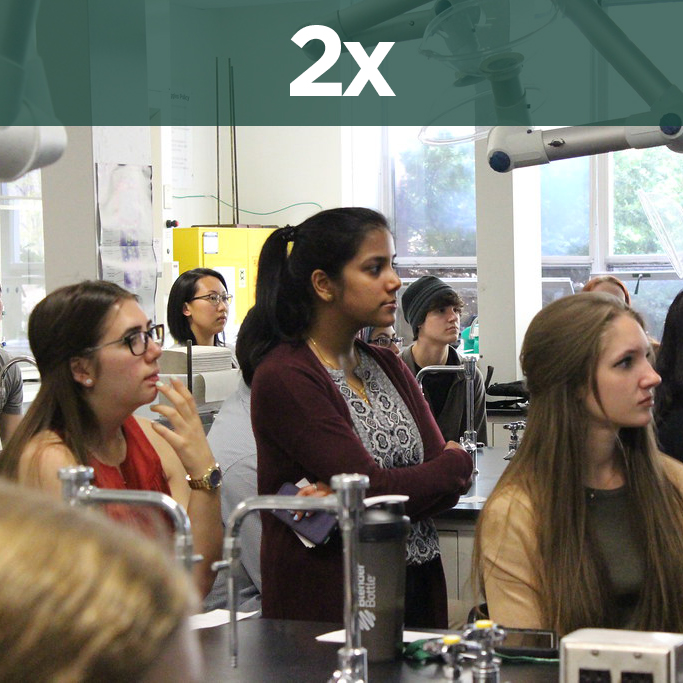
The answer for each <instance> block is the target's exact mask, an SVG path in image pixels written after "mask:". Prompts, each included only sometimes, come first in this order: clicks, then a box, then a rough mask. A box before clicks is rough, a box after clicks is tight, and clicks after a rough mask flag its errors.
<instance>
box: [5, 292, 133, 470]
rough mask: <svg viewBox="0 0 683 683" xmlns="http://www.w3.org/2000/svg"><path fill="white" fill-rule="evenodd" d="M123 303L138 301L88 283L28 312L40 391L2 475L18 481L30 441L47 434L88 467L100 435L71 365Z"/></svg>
mask: <svg viewBox="0 0 683 683" xmlns="http://www.w3.org/2000/svg"><path fill="white" fill-rule="evenodd" d="M125 299H136V297H135V295H134V294H131V293H130V292H127V291H126V290H125V289H122V288H121V287H119V286H118V285H116V284H114V283H113V282H106V281H104V280H87V281H85V282H81V283H79V284H76V285H68V286H66V287H60V288H59V289H56V290H55V291H54V292H52V293H51V294H48V296H46V297H45V298H44V299H43V300H42V301H40V302H38V304H37V305H36V307H35V308H34V309H33V311H31V315H30V316H29V319H28V338H29V343H30V345H31V351H32V353H33V356H34V358H35V359H36V363H37V364H38V370H39V371H40V389H39V390H38V394H37V395H36V397H35V399H34V400H33V403H32V404H31V407H30V408H29V409H28V411H27V413H26V415H25V416H24V418H23V419H22V421H21V422H20V423H19V426H18V427H17V430H16V431H15V433H14V435H13V436H12V438H11V439H10V441H9V443H8V444H7V446H6V448H5V449H4V450H3V452H2V458H0V474H3V475H5V476H6V477H9V478H11V479H16V477H17V470H18V467H19V460H20V459H21V454H22V453H23V451H24V450H25V448H26V446H27V445H28V443H29V441H30V440H31V439H32V438H33V437H34V436H35V435H36V434H39V433H40V432H43V431H45V430H48V429H49V430H52V431H54V432H56V433H57V434H59V436H60V437H61V438H62V439H63V440H64V444H65V445H66V446H67V448H68V449H69V450H70V451H71V452H72V453H73V454H74V456H75V458H76V462H77V463H78V464H80V465H87V464H88V463H87V457H88V455H87V454H88V450H89V448H90V447H92V446H93V445H94V443H95V440H96V439H97V437H98V434H99V429H98V424H97V419H96V418H95V414H94V413H93V411H92V409H91V408H90V406H89V405H88V403H87V401H86V400H85V395H84V392H85V389H84V387H83V386H81V385H80V384H79V383H78V382H76V381H75V380H74V378H73V375H72V373H71V364H70V361H71V359H72V358H74V357H78V356H82V355H84V354H85V353H86V349H88V348H90V347H93V346H96V345H97V344H98V342H99V340H100V339H101V337H102V334H103V332H104V325H105V322H106V320H107V315H108V313H109V311H110V310H111V308H112V306H113V305H114V304H115V303H117V302H119V301H123V300H125Z"/></svg>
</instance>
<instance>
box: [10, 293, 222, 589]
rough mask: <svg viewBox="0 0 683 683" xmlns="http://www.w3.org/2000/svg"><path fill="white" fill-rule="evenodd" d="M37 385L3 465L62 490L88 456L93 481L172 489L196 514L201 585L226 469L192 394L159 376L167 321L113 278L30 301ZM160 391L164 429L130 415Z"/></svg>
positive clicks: (217, 536)
mask: <svg viewBox="0 0 683 683" xmlns="http://www.w3.org/2000/svg"><path fill="white" fill-rule="evenodd" d="M28 336H29V342H30V344H31V350H32V352H33V355H34V357H35V359H36V362H37V364H38V370H39V371H40V378H41V385H40V390H39V391H38V394H37V396H36V398H35V399H34V401H33V403H32V404H31V407H30V409H29V410H28V412H27V414H26V416H25V417H24V419H23V420H22V422H21V424H20V425H19V427H18V429H17V431H16V432H15V434H14V436H13V437H12V439H11V440H10V442H9V443H8V445H7V447H6V448H5V450H4V451H3V457H2V460H1V461H0V474H4V475H5V476H7V477H9V478H11V479H15V480H18V481H19V483H22V484H27V485H29V486H33V487H37V488H41V489H44V490H46V491H48V492H49V493H51V494H53V495H54V496H55V497H61V486H60V482H59V479H58V478H57V472H58V470H59V469H60V468H62V467H68V466H72V465H88V466H91V467H93V468H94V470H95V481H94V484H95V486H98V487H101V488H112V489H139V490H150V491H158V492H161V493H166V494H168V495H171V496H172V497H173V498H174V499H175V500H176V501H177V502H178V503H180V504H181V505H182V506H183V507H184V508H185V509H186V510H187V511H188V514H189V516H190V520H191V523H192V533H193V537H194V543H195V549H196V551H197V552H198V553H201V554H202V555H203V557H204V559H203V561H202V562H201V563H199V564H198V565H197V569H196V579H197V583H198V587H199V589H200V591H202V593H203V594H205V593H207V592H208V591H209V589H210V588H211V584H212V582H213V574H212V572H211V569H210V566H211V562H212V561H214V560H216V559H218V558H219V557H220V555H221V543H222V524H221V516H220V498H219V494H218V491H217V489H218V487H219V486H220V469H219V468H218V467H217V465H216V461H215V459H214V458H213V455H212V453H211V449H210V448H209V445H208V443H207V441H206V437H205V436H204V429H203V427H202V424H201V421H200V418H199V416H198V414H197V411H196V409H195V405H194V401H193V399H192V396H191V394H190V393H189V392H188V391H187V389H186V388H185V387H184V386H183V385H182V384H181V383H180V382H178V381H173V382H172V383H171V386H168V385H164V384H162V383H161V382H160V381H159V375H158V372H159V366H158V363H157V361H158V358H159V356H160V355H161V344H162V343H163V339H164V328H163V325H152V324H151V321H149V320H148V318H147V315H146V314H145V312H144V311H143V310H142V308H141V307H140V305H139V304H138V301H137V298H136V297H135V296H134V295H133V294H131V293H130V292H127V291H126V290H124V289H122V288H120V287H119V286H118V285H115V284H113V283H111V282H104V281H86V282H82V283H80V284H77V285H70V286H67V287H62V288H60V289H57V290H56V291H54V292H52V293H51V294H49V295H48V296H47V297H45V299H43V300H42V301H41V302H39V303H38V305H37V306H36V307H35V308H34V309H33V311H32V313H31V315H30V317H29V323H28ZM159 392H160V393H162V394H163V395H164V396H165V397H166V399H168V402H169V403H170V405H161V404H159V405H155V406H153V407H152V408H151V410H152V411H154V412H156V413H159V414H160V415H161V416H163V417H164V418H166V420H168V422H170V424H171V425H172V427H173V430H171V429H168V428H166V427H164V426H163V425H161V424H160V423H158V422H151V421H149V420H145V419H143V418H139V417H136V416H134V415H133V413H134V411H135V410H137V409H138V408H139V407H140V406H142V405H145V404H147V403H150V402H151V401H153V400H154V399H155V398H156V396H157V394H158V393H159Z"/></svg>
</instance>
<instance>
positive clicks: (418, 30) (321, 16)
mask: <svg viewBox="0 0 683 683" xmlns="http://www.w3.org/2000/svg"><path fill="white" fill-rule="evenodd" d="M2 7H4V9H2ZM0 22H2V26H0V87H1V88H2V92H3V99H5V104H4V105H2V106H0V125H11V124H16V123H21V120H18V119H17V115H18V108H17V106H16V103H17V102H22V101H25V102H29V103H30V105H31V108H32V111H34V112H35V113H36V115H37V116H38V117H39V118H40V119H41V120H40V121H39V122H40V123H46V124H49V123H53V122H54V120H55V119H54V117H56V119H57V120H59V121H60V122H61V123H63V124H65V125H141V124H148V123H150V122H152V123H157V124H160V125H216V124H220V125H230V124H239V125H422V126H425V125H432V126H434V127H435V135H436V136H437V137H438V129H439V127H441V126H461V125H463V126H471V125H482V126H484V125H501V124H503V125H531V124H535V125H558V126H559V125H562V126H568V125H580V124H605V123H612V122H614V123H619V124H621V123H624V122H625V123H629V124H633V125H641V124H642V125H658V124H659V122H660V121H661V119H662V117H663V116H664V115H666V114H674V116H676V115H677V116H681V117H683V95H681V91H680V88H682V84H681V68H680V66H681V63H682V62H683V60H681V44H682V42H681V40H680V37H679V33H680V27H681V26H683V2H681V1H680V0H676V1H661V2H658V1H657V0H647V1H646V2H635V1H632V0H619V1H618V2H617V1H612V2H610V1H608V0H603V1H602V2H596V1H595V0H460V1H458V0H450V1H449V0H436V2H427V3H424V2H421V1H420V0H358V1H356V2H348V1H344V2H340V1H333V0H309V1H300V2H286V1H279V2H278V1H272V0H271V1H264V2H259V0H116V1H115V2H112V0H42V3H39V2H38V0H1V2H0ZM34 32H35V37H36V40H35V41H34V40H33V37H32V36H33V35H34ZM23 36H25V39H24V38H22V37H23ZM12 103H14V104H12ZM634 117H635V118H634ZM667 120H669V121H670V120H671V119H667ZM673 120H674V121H675V120H676V119H675V118H674V119H673Z"/></svg>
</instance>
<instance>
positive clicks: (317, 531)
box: [272, 482, 337, 545]
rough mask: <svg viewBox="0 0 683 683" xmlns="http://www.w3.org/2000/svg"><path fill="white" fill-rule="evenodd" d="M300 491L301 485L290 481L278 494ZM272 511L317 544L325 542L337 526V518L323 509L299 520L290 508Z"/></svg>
mask: <svg viewBox="0 0 683 683" xmlns="http://www.w3.org/2000/svg"><path fill="white" fill-rule="evenodd" d="M298 491H299V487H298V486H297V485H296V484H291V483H289V482H288V483H286V484H283V485H282V486H281V487H280V490H279V491H278V492H277V494H278V495H279V496H296V494H297V493H298ZM272 512H273V514H274V515H275V516H276V517H277V518H278V519H279V520H281V521H282V522H284V523H285V524H286V525H287V526H290V527H292V529H294V531H297V532H298V533H299V534H301V535H302V536H303V537H304V538H307V539H308V540H309V541H311V542H312V543H315V544H316V545H320V544H321V543H325V542H326V541H327V539H328V538H329V537H330V536H331V534H332V532H333V531H334V530H335V528H336V527H337V518H336V517H335V516H334V515H331V514H330V513H329V512H323V511H322V510H315V511H313V510H312V511H311V515H310V516H309V517H306V516H304V517H302V518H301V519H300V520H299V521H298V522H297V521H295V520H294V516H293V515H292V513H291V512H290V511H289V510H273V511H272Z"/></svg>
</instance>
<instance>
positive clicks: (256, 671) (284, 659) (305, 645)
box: [199, 619, 559, 683]
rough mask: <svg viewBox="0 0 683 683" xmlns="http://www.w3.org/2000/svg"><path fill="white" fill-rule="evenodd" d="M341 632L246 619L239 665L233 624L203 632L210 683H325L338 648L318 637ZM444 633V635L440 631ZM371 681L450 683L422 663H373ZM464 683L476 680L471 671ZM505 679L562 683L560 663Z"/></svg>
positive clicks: (511, 668) (517, 669)
mask: <svg viewBox="0 0 683 683" xmlns="http://www.w3.org/2000/svg"><path fill="white" fill-rule="evenodd" d="M338 628H339V625H336V624H326V623H319V622H308V621H281V620H276V619H247V620H245V621H241V622H240V624H239V638H238V645H239V655H238V667H237V668H236V669H233V668H232V667H231V665H230V648H229V643H228V626H227V625H225V626H218V627H215V628H210V629H203V630H201V631H199V638H200V642H201V645H202V649H203V652H204V658H205V664H206V671H205V676H204V678H203V681H205V683H214V682H215V683H218V682H219V681H220V682H223V681H242V682H243V683H244V682H245V681H249V682H251V681H254V682H256V681H269V682H273V683H279V682H280V681H282V682H283V683H285V682H286V683H289V682H290V681H297V683H307V682H308V681H311V682H313V681H315V683H320V682H321V681H326V680H328V679H329V678H330V676H331V675H332V673H333V672H334V671H335V669H336V668H337V650H338V649H339V645H336V644H332V643H319V642H318V641H316V640H315V637H316V636H317V635H320V634H321V633H327V632H328V631H333V630H336V629H338ZM435 633H443V632H435ZM368 679H369V681H370V683H378V682H382V683H385V682H387V681H401V682H408V681H412V682H415V683H417V682H419V681H436V682H439V681H444V682H445V681H447V680H448V679H446V678H444V677H443V676H442V672H441V667H440V666H439V665H436V664H429V665H426V666H425V665H421V664H413V663H410V662H407V661H401V660H398V661H395V662H387V663H381V664H370V665H369V667H368ZM461 680H462V681H463V683H467V682H469V681H471V680H472V678H471V674H470V673H469V671H468V670H466V671H465V672H464V674H463V677H462V679H461ZM501 680H502V681H509V682H510V683H551V682H552V683H557V681H558V680H559V667H558V665H557V664H552V663H543V664H507V665H503V668H502V671H501Z"/></svg>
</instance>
